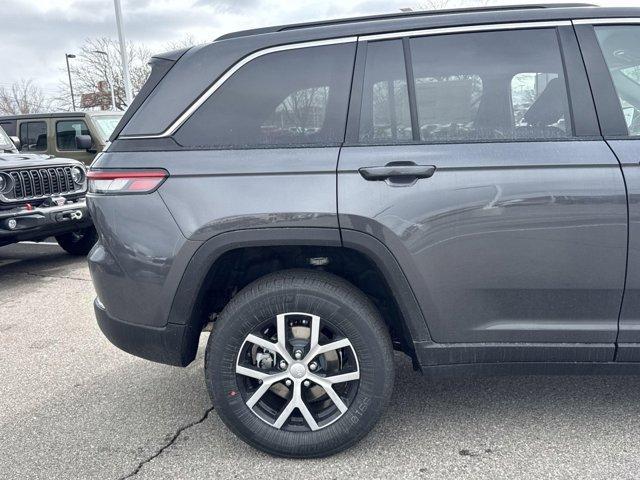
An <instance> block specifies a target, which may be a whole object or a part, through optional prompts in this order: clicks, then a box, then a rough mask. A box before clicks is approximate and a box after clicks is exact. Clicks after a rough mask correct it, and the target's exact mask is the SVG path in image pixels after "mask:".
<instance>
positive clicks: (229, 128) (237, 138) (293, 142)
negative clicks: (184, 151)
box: [175, 44, 355, 148]
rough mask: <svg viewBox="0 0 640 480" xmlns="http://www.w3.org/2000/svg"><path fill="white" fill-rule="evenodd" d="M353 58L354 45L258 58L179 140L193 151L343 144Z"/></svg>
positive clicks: (202, 111) (201, 110)
mask: <svg viewBox="0 0 640 480" xmlns="http://www.w3.org/2000/svg"><path fill="white" fill-rule="evenodd" d="M354 56H355V45H354V44H339V45H327V46H320V47H310V48H300V49H293V50H287V51H282V52H275V53H270V54H267V55H264V56H262V57H258V58H257V59H255V60H253V61H251V62H249V63H248V64H247V65H244V66H243V67H242V68H240V69H239V70H238V71H237V72H236V73H235V74H234V75H233V76H231V78H229V79H228V80H227V81H226V82H225V83H224V84H223V85H222V86H221V87H220V88H219V89H218V90H217V91H215V92H214V93H213V95H211V97H210V98H209V99H207V101H206V102H205V103H204V104H203V105H202V106H201V107H200V108H199V109H198V110H197V111H196V112H195V113H194V114H193V115H192V116H191V117H190V118H189V119H188V120H187V121H186V122H185V123H184V125H183V126H182V127H180V129H179V130H178V132H177V133H176V135H175V139H176V141H177V142H178V143H179V144H180V145H183V146H187V147H194V148H252V147H265V146H268V147H288V146H321V145H332V144H339V143H341V142H342V141H343V140H344V130H345V123H346V116H347V104H348V101H349V90H350V88H351V73H352V71H353V62H354Z"/></svg>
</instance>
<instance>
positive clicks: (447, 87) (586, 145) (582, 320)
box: [338, 22, 627, 361]
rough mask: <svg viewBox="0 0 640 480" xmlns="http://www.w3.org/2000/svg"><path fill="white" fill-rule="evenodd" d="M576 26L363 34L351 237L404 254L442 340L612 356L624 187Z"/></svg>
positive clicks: (353, 110) (351, 139)
mask: <svg viewBox="0 0 640 480" xmlns="http://www.w3.org/2000/svg"><path fill="white" fill-rule="evenodd" d="M566 23H567V22H564V23H562V24H558V25H557V26H555V25H549V24H544V25H536V24H531V26H530V28H522V27H521V26H520V28H519V29H516V28H509V27H508V26H507V28H505V26H504V25H503V26H498V27H494V30H495V31H491V27H481V28H482V29H483V30H487V31H473V32H470V31H469V30H470V28H469V27H467V28H466V29H463V30H466V31H465V33H458V32H455V31H454V30H455V29H444V31H438V30H431V31H428V32H424V31H423V32H416V33H408V34H406V36H404V37H403V34H398V35H395V34H392V35H380V36H373V37H369V38H366V37H365V38H361V39H360V40H361V41H360V44H359V49H358V65H359V68H357V70H356V72H357V73H356V75H357V76H356V77H355V79H354V85H362V91H359V89H357V90H354V92H353V93H352V101H351V106H350V120H349V126H348V133H347V144H346V145H345V147H344V148H343V149H342V151H341V154H340V161H339V168H338V207H339V209H338V210H339V220H340V225H341V228H342V233H343V239H344V240H345V244H347V246H348V244H349V242H350V235H349V232H350V231H352V230H355V231H358V232H365V233H368V234H369V235H372V236H374V237H375V238H377V239H378V240H379V241H380V242H382V243H384V244H385V245H386V246H387V248H389V249H390V250H391V252H392V253H393V255H394V256H395V258H396V259H397V261H398V262H399V263H400V265H401V267H402V268H403V270H404V272H405V274H406V275H407V277H408V278H409V281H410V283H411V284H412V286H413V291H414V294H415V295H416V297H417V299H418V301H419V303H420V305H421V307H422V310H423V313H424V316H425V319H426V321H427V324H428V327H429V330H430V334H431V337H432V339H433V340H434V341H435V342H439V343H449V344H456V343H458V344H462V343H487V344H493V343H496V342H498V343H520V342H528V343H533V345H529V347H531V348H530V350H531V352H532V353H531V355H529V356H528V357H527V358H528V359H531V360H535V359H536V358H537V357H536V355H538V353H539V357H540V359H541V360H549V359H550V358H551V357H550V356H549V351H550V350H549V348H553V347H554V345H549V344H556V345H555V347H556V348H557V351H558V352H560V351H562V352H563V354H565V353H566V348H564V349H563V347H566V345H564V346H563V345H559V344H560V343H576V344H577V343H593V344H594V345H593V347H594V350H593V351H592V350H589V349H584V350H582V351H580V352H579V351H578V349H575V350H573V351H572V352H569V353H568V355H567V356H566V357H564V359H567V360H580V359H583V360H593V359H596V358H598V359H601V360H602V359H608V360H610V359H612V358H613V342H614V341H615V338H616V334H617V319H618V312H619V308H620V302H621V298H622V292H623V284H624V274H625V257H626V229H627V226H626V199H625V187H624V181H623V178H622V175H621V172H620V168H619V165H618V162H617V161H616V158H615V156H614V155H613V154H612V153H611V151H610V150H609V148H608V147H607V145H606V143H605V142H604V141H603V140H602V139H601V138H600V137H599V130H598V126H597V121H596V117H595V112H594V108H593V102H592V98H591V95H590V93H589V87H588V83H587V80H586V75H585V72H584V66H583V64H582V61H581V59H580V54H579V51H578V48H577V42H576V38H575V34H574V32H573V30H572V28H571V27H570V26H569V25H566ZM452 30H453V31H452ZM390 37H391V38H390ZM393 37H402V38H393ZM561 45H562V47H563V48H564V51H563V50H561V48H560V46H561ZM563 58H564V59H565V62H563ZM568 86H571V95H569V94H568ZM539 343H541V344H543V345H538V344H539ZM595 343H598V344H599V345H595ZM561 355H562V354H561ZM558 358H560V357H558ZM503 360H506V358H503ZM474 361H481V360H480V359H479V358H475V359H474Z"/></svg>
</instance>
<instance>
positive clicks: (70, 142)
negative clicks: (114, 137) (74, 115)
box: [56, 120, 89, 150]
mask: <svg viewBox="0 0 640 480" xmlns="http://www.w3.org/2000/svg"><path fill="white" fill-rule="evenodd" d="M78 135H89V129H88V128H87V124H86V123H84V121H82V120H64V121H62V122H58V123H56V144H57V145H58V150H77V149H78V148H77V147H76V137H77V136H78Z"/></svg>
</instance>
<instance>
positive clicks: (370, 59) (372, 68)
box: [360, 40, 412, 143]
mask: <svg viewBox="0 0 640 480" xmlns="http://www.w3.org/2000/svg"><path fill="white" fill-rule="evenodd" d="M403 55H404V54H403V49H402V41H401V40H390V41H382V42H372V43H370V44H369V45H368V46H367V61H366V67H365V76H364V87H363V91H362V110H361V112H360V141H361V142H363V143H377V142H384V143H387V142H389V143H401V142H407V141H411V140H412V132H411V114H410V110H409V93H408V90H407V74H406V68H405V63H404V56H403Z"/></svg>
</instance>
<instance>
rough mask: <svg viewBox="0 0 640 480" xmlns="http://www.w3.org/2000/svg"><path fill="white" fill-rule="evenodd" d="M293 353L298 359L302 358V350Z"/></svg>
mask: <svg viewBox="0 0 640 480" xmlns="http://www.w3.org/2000/svg"><path fill="white" fill-rule="evenodd" d="M293 355H294V356H295V357H296V360H300V359H301V358H302V350H296V351H295V352H294V354H293Z"/></svg>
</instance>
